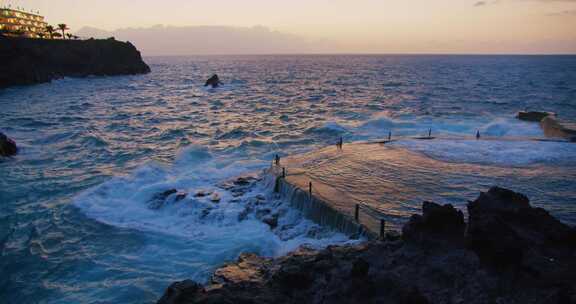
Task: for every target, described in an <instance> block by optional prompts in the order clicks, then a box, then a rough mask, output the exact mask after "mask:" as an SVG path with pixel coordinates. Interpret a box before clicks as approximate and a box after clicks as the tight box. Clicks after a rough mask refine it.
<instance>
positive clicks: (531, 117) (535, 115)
mask: <svg viewBox="0 0 576 304" xmlns="http://www.w3.org/2000/svg"><path fill="white" fill-rule="evenodd" d="M550 115H552V116H553V115H554V113H550V112H538V111H521V112H518V114H517V115H516V117H517V118H518V119H520V120H525V121H533V122H540V121H541V120H542V119H544V118H545V117H548V116H550Z"/></svg>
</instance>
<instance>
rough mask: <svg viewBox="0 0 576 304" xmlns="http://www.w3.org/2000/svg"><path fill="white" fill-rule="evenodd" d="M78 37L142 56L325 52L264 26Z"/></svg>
mask: <svg viewBox="0 0 576 304" xmlns="http://www.w3.org/2000/svg"><path fill="white" fill-rule="evenodd" d="M76 34H77V35H78V36H80V37H84V38H88V37H94V38H108V37H115V38H116V39H118V40H123V41H130V42H132V43H134V44H135V45H137V46H138V48H139V49H140V50H141V51H142V53H143V54H144V55H148V56H150V55H194V54H282V53H315V52H326V51H329V50H330V48H329V46H328V43H327V42H324V41H310V40H308V39H305V38H302V37H300V36H297V35H292V34H287V33H282V32H278V31H273V30H270V29H269V28H267V27H264V26H254V27H232V26H163V25H156V26H152V27H147V28H125V29H118V30H115V31H104V30H100V29H96V28H91V27H84V28H82V29H80V30H79V31H78V32H77V33H76Z"/></svg>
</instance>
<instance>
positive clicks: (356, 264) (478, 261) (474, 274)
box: [158, 187, 576, 304]
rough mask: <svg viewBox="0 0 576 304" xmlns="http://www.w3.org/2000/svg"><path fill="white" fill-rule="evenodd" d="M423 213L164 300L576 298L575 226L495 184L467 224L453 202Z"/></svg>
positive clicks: (229, 269) (188, 286) (249, 257)
mask: <svg viewBox="0 0 576 304" xmlns="http://www.w3.org/2000/svg"><path fill="white" fill-rule="evenodd" d="M422 211H423V213H422V215H414V216H412V218H410V220H409V222H408V223H406V224H405V226H404V227H403V230H402V235H401V236H400V235H397V234H393V233H392V234H388V235H387V236H386V238H385V239H384V240H383V241H372V242H366V243H363V244H360V245H349V246H330V247H328V248H325V249H322V250H312V249H308V248H300V249H299V250H297V251H295V252H292V253H290V254H289V255H287V256H283V257H280V258H276V259H271V258H264V257H259V256H257V255H254V254H250V253H246V254H242V255H241V256H240V257H239V258H238V260H237V261H236V262H234V263H230V264H227V265H225V266H223V267H221V268H219V269H218V270H216V271H215V273H214V274H213V276H212V278H211V279H210V281H209V282H208V284H206V285H201V284H199V283H197V282H194V281H191V280H185V281H181V282H176V283H174V284H172V285H171V286H170V287H168V289H167V290H166V292H165V294H164V295H163V296H162V298H161V299H160V300H159V301H158V303H161V304H183V303H550V304H552V303H554V304H560V303H568V304H569V303H576V229H575V228H573V227H569V226H567V225H565V224H563V223H561V222H560V221H558V220H557V219H555V218H554V217H552V216H551V215H550V214H549V213H548V212H547V211H546V210H544V209H541V208H535V207H532V206H531V205H530V202H529V200H528V198H527V197H525V196H524V195H522V194H519V193H515V192H513V191H510V190H507V189H503V188H498V187H493V188H491V189H490V190H489V191H488V192H486V193H482V194H480V196H479V197H478V198H477V199H476V200H475V201H473V202H470V203H469V204H468V220H467V222H466V221H465V220H464V214H463V213H462V212H461V211H459V210H456V209H455V208H454V207H452V206H451V205H443V206H442V205H439V204H436V203H433V202H425V203H424V204H423V210H422Z"/></svg>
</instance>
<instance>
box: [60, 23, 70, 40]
mask: <svg viewBox="0 0 576 304" xmlns="http://www.w3.org/2000/svg"><path fill="white" fill-rule="evenodd" d="M58 29H60V30H61V31H62V37H63V38H64V37H66V34H65V33H64V32H65V31H66V30H69V28H68V26H67V25H66V24H64V23H60V24H58Z"/></svg>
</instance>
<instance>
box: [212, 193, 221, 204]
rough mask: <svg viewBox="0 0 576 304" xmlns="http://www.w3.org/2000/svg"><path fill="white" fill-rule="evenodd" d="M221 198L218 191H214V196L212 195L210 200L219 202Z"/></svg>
mask: <svg viewBox="0 0 576 304" xmlns="http://www.w3.org/2000/svg"><path fill="white" fill-rule="evenodd" d="M220 200H221V198H220V195H219V194H218V193H216V192H214V193H213V194H212V196H211V197H210V201H211V202H213V203H219V202H220Z"/></svg>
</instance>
